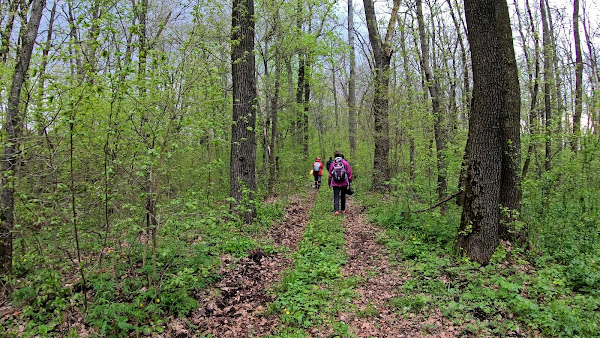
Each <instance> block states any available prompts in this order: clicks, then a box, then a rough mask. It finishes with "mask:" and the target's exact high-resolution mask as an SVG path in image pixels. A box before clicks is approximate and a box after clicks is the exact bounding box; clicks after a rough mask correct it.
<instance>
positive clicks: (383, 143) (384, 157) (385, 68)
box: [363, 0, 400, 190]
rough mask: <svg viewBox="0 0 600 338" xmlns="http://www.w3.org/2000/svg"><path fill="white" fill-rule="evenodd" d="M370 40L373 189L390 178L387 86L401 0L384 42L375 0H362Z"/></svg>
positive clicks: (395, 5)
mask: <svg viewBox="0 0 600 338" xmlns="http://www.w3.org/2000/svg"><path fill="white" fill-rule="evenodd" d="M363 3H364V7H365V15H366V17H367V29H368V31H369V41H370V42H371V47H372V49H373V56H374V60H375V84H374V85H375V97H374V99H373V115H374V117H375V151H374V160H373V189H375V190H381V189H384V183H385V181H387V180H389V178H390V177H389V175H390V170H389V162H388V156H389V152H390V138H389V128H390V127H389V121H388V113H389V112H388V100H389V97H388V88H389V79H390V61H391V59H392V49H391V42H392V38H393V34H394V31H395V26H396V20H397V17H398V8H399V7H400V0H394V5H393V6H394V7H393V9H392V14H391V16H390V21H389V22H388V27H387V34H386V37H385V40H383V41H382V39H381V36H380V35H379V31H378V29H377V18H376V16H375V6H374V4H373V0H363Z"/></svg>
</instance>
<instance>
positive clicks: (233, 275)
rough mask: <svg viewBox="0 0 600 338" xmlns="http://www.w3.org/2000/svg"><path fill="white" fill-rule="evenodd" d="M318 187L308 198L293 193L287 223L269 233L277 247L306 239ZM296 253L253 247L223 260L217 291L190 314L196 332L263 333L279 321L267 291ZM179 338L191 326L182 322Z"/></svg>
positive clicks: (220, 334) (292, 245) (225, 334)
mask: <svg viewBox="0 0 600 338" xmlns="http://www.w3.org/2000/svg"><path fill="white" fill-rule="evenodd" d="M315 199H316V191H312V192H311V194H310V197H309V198H308V199H302V198H299V197H294V198H293V200H292V202H291V203H290V205H289V206H288V207H287V208H286V211H285V218H284V220H283V221H281V222H279V223H277V224H275V225H273V227H271V229H270V230H269V232H268V234H267V236H268V238H270V239H271V240H272V241H273V243H274V244H275V245H276V246H278V247H286V248H288V249H289V251H291V252H294V251H295V250H296V249H297V248H298V243H299V242H300V241H301V239H302V235H303V233H304V228H305V227H306V225H307V224H308V221H309V218H310V212H311V210H312V208H313V207H314V203H315ZM291 256H292V255H290V254H289V253H288V254H285V253H282V252H278V253H266V252H265V251H263V250H262V249H260V248H258V249H254V250H253V251H251V252H250V253H249V254H248V257H243V258H241V259H240V260H239V261H238V260H234V259H233V258H232V257H231V255H225V256H224V257H223V258H222V264H221V272H220V274H221V276H222V279H221V281H220V282H219V284H218V285H217V286H216V288H215V289H213V291H214V292H213V293H212V294H210V295H209V294H205V295H204V296H202V297H200V298H201V304H203V307H202V308H201V309H198V310H197V311H196V312H195V313H194V314H193V317H192V318H191V322H192V324H194V326H196V327H197V328H198V329H197V330H194V331H197V332H199V333H202V334H203V335H206V334H212V335H214V336H215V337H250V336H264V335H267V334H270V333H272V332H273V330H274V329H275V328H276V327H278V326H279V325H280V320H279V316H278V315H267V314H266V305H267V304H268V303H270V302H272V301H273V300H274V299H273V296H271V295H270V294H268V293H267V290H268V289H269V288H270V287H271V286H272V285H273V284H274V283H275V282H277V281H279V280H280V279H281V276H282V272H283V271H284V270H285V269H286V268H288V267H290V266H292V264H293V261H292V259H291V258H290V257H291ZM180 327H181V328H180V330H179V332H172V333H173V334H174V335H175V336H177V335H179V336H181V337H185V336H187V334H188V332H189V330H188V329H185V328H184V327H183V325H180Z"/></svg>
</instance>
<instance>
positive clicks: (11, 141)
mask: <svg viewBox="0 0 600 338" xmlns="http://www.w3.org/2000/svg"><path fill="white" fill-rule="evenodd" d="M45 3H46V1H45V0H33V1H32V3H31V15H30V17H29V22H27V24H24V23H22V24H21V31H20V32H19V40H20V41H21V47H20V49H19V53H18V54H17V62H16V65H15V71H14V73H13V76H12V83H11V86H10V94H9V97H8V107H7V112H6V120H5V121H4V126H3V127H4V135H5V140H4V142H3V143H4V154H3V155H2V195H1V196H0V198H1V199H0V222H1V225H0V276H3V275H7V274H10V273H11V271H12V238H13V237H12V230H13V227H14V224H15V223H14V222H15V218H14V210H15V183H16V176H17V174H16V169H17V162H18V159H19V154H20V152H21V149H20V148H21V134H22V130H21V128H22V126H23V114H22V113H21V112H20V110H19V104H20V102H21V89H22V88H23V83H25V79H26V78H27V71H28V70H29V64H30V61H31V54H32V53H33V46H34V44H35V38H36V37H37V33H38V28H39V26H40V21H41V18H42V12H43V11H44V6H45Z"/></svg>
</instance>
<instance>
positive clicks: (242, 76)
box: [230, 0, 257, 223]
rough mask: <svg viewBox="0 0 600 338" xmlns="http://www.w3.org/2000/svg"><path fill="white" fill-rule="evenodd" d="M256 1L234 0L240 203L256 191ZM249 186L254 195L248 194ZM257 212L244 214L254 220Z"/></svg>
mask: <svg viewBox="0 0 600 338" xmlns="http://www.w3.org/2000/svg"><path fill="white" fill-rule="evenodd" d="M254 26H255V23H254V0H233V11H232V33H231V40H232V41H234V42H235V43H234V44H233V46H232V51H231V76H232V80H233V119H232V121H233V124H232V126H231V169H230V179H231V190H230V191H231V197H233V198H234V199H235V205H236V206H237V205H239V204H240V203H241V202H242V200H243V198H244V197H248V198H253V193H254V192H255V191H256V177H255V171H256V136H255V132H254V128H255V125H256V108H255V104H256V96H257V95H256V79H255V65H254ZM244 189H248V191H249V193H250V196H244ZM254 213H255V211H254V210H253V209H251V210H250V211H249V212H245V213H244V219H245V221H246V222H248V223H250V222H251V221H252V220H253V218H254Z"/></svg>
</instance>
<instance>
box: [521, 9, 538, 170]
mask: <svg viewBox="0 0 600 338" xmlns="http://www.w3.org/2000/svg"><path fill="white" fill-rule="evenodd" d="M525 5H526V7H527V15H528V17H529V25H530V27H531V34H532V36H533V37H534V60H533V62H534V64H535V65H534V68H533V70H532V69H531V62H530V61H529V56H528V55H529V53H528V52H527V45H526V44H525V35H524V34H523V31H522V29H520V30H519V32H520V34H521V39H522V40H523V54H524V55H525V59H526V61H527V69H528V77H529V95H530V97H531V104H530V106H529V134H530V137H529V146H528V147H527V154H526V155H525V163H524V164H523V170H522V172H521V179H525V177H526V176H527V171H528V170H529V165H530V163H531V156H532V155H533V156H535V155H534V152H535V145H536V142H535V141H534V137H533V135H534V133H535V131H536V129H537V126H538V125H539V123H538V114H537V109H536V106H537V95H538V92H539V88H540V85H539V77H540V48H539V46H540V43H539V38H538V34H537V32H536V30H535V25H534V21H533V15H532V13H531V7H530V6H529V0H526V1H525ZM515 7H517V8H518V6H517V4H516V0H515ZM517 14H518V15H520V14H519V12H518V11H517ZM520 25H521V19H520V17H519V26H520Z"/></svg>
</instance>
